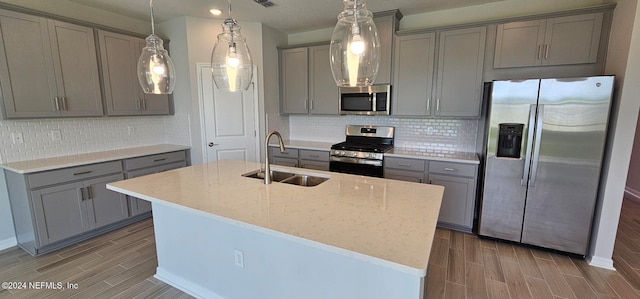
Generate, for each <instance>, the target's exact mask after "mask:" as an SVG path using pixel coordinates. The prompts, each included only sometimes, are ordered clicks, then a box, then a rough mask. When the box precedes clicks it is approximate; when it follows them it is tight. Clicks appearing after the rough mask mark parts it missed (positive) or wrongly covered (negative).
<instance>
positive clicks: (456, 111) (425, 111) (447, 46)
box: [392, 27, 486, 117]
mask: <svg viewBox="0 0 640 299" xmlns="http://www.w3.org/2000/svg"><path fill="white" fill-rule="evenodd" d="M436 36H437V40H436ZM485 39H486V27H475V28H466V29H457V30H447V31H442V32H438V33H437V35H436V33H433V32H431V33H419V34H412V35H404V36H399V37H397V38H396V44H395V64H394V82H393V84H394V90H393V100H392V101H393V104H392V105H393V109H392V114H393V115H408V116H447V117H454V116H455V117H476V116H479V115H480V104H481V101H482V72H483V65H484V48H485ZM436 44H437V45H438V46H437V47H436ZM436 48H437V49H438V51H437V56H436ZM436 57H437V60H436ZM436 67H437V68H436ZM434 68H435V69H437V72H434ZM434 84H435V88H433V86H434Z"/></svg>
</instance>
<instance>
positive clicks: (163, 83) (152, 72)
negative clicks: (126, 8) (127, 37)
mask: <svg viewBox="0 0 640 299" xmlns="http://www.w3.org/2000/svg"><path fill="white" fill-rule="evenodd" d="M149 7H150V8H151V35H149V36H147V38H146V39H145V42H146V45H145V47H144V48H143V49H142V53H141V54H140V58H139V59H138V82H139V83H140V87H142V90H143V91H144V93H150V94H169V93H172V92H173V88H174V87H175V86H176V70H175V68H174V66H173V62H172V61H171V57H169V53H167V50H165V49H164V46H163V43H164V42H163V41H162V39H161V38H159V37H158V36H156V34H155V29H156V28H155V24H154V22H153V0H149Z"/></svg>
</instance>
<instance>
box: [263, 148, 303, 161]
mask: <svg viewBox="0 0 640 299" xmlns="http://www.w3.org/2000/svg"><path fill="white" fill-rule="evenodd" d="M269 150H270V151H271V155H273V156H274V157H281V158H293V159H298V149H296V148H286V149H285V150H284V152H280V148H279V147H277V146H276V147H273V146H269Z"/></svg>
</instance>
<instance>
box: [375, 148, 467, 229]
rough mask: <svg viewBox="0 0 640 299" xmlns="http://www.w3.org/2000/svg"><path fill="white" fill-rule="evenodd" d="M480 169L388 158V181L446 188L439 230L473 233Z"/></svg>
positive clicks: (452, 163) (386, 168)
mask: <svg viewBox="0 0 640 299" xmlns="http://www.w3.org/2000/svg"><path fill="white" fill-rule="evenodd" d="M477 172H478V169H477V166H476V165H472V164H463V163H454V162H444V161H428V160H422V159H408V158H397V157H385V159H384V177H385V178H388V179H394V180H400V181H407V182H415V183H425V182H428V183H429V184H434V185H440V186H444V187H445V189H444V195H443V197H442V204H441V206H440V215H439V217H438V226H440V227H446V228H450V229H455V230H460V231H465V232H471V230H472V228H473V217H474V215H475V202H476V183H477Z"/></svg>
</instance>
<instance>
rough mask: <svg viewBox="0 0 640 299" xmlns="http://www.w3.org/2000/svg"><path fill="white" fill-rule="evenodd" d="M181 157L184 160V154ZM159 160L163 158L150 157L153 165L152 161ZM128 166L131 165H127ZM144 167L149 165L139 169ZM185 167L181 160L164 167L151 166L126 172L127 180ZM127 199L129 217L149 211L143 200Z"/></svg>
mask: <svg viewBox="0 0 640 299" xmlns="http://www.w3.org/2000/svg"><path fill="white" fill-rule="evenodd" d="M179 153H184V152H179ZM182 157H183V159H186V156H185V155H184V154H183V155H182ZM159 159H163V157H160V155H154V156H150V161H151V163H153V161H154V160H156V161H157V160H159ZM131 160H133V159H131ZM129 161H130V160H128V161H127V162H129ZM161 161H165V160H161ZM128 164H131V163H128ZM145 166H147V167H148V166H150V165H144V164H142V165H140V167H145ZM185 166H187V161H186V160H183V161H179V162H173V163H170V164H166V165H158V166H152V167H149V168H143V169H138V170H134V171H127V178H128V179H132V178H135V177H140V176H144V175H149V174H154V173H159V172H163V171H167V170H171V169H176V168H180V167H185ZM128 197H129V212H130V213H131V216H136V215H140V214H143V213H146V212H149V211H151V202H149V201H147V200H144V199H139V198H136V197H131V196H128Z"/></svg>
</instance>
